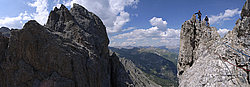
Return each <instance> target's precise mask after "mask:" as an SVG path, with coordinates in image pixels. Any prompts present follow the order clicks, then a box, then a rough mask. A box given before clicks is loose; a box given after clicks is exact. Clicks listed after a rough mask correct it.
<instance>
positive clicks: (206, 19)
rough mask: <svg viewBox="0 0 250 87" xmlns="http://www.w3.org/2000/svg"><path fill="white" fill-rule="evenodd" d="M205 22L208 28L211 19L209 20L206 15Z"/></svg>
mask: <svg viewBox="0 0 250 87" xmlns="http://www.w3.org/2000/svg"><path fill="white" fill-rule="evenodd" d="M204 20H205V21H206V26H208V25H209V23H208V21H209V19H208V17H207V15H206V17H205V19H204Z"/></svg>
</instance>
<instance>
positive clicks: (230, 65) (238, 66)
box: [178, 0, 250, 87]
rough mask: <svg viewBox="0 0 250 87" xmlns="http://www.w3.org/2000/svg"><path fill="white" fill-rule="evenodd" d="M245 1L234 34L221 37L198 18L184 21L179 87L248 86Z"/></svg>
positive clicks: (249, 35) (248, 11) (248, 34)
mask: <svg viewBox="0 0 250 87" xmlns="http://www.w3.org/2000/svg"><path fill="white" fill-rule="evenodd" d="M249 4H250V2H249V0H247V1H246V3H245V5H244V7H243V10H242V13H241V16H242V19H238V21H237V22H236V26H235V27H234V29H233V30H232V31H229V32H228V33H227V34H226V35H225V36H224V37H223V38H220V36H219V34H218V32H217V29H216V28H215V27H210V26H206V25H205V21H202V22H201V23H199V22H198V21H197V20H196V17H195V15H193V17H192V18H191V19H190V20H188V21H186V22H184V24H183V25H182V29H181V35H180V51H179V59H178V78H179V86H180V87H187V86H190V87H200V86H212V87H225V86H228V87H249V84H250V79H249V78H250V73H249V71H250V64H249V58H250V56H249V54H250V43H249V42H250V22H249V21H250V16H249V14H250V8H249Z"/></svg>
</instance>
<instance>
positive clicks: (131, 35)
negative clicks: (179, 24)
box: [110, 17, 180, 46]
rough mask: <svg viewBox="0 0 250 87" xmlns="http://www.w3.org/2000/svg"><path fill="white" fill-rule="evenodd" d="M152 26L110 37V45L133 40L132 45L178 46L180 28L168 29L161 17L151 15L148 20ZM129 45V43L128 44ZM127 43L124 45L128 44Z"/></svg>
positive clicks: (118, 44) (119, 44)
mask: <svg viewBox="0 0 250 87" xmlns="http://www.w3.org/2000/svg"><path fill="white" fill-rule="evenodd" d="M149 22H150V23H151V25H152V27H151V28H148V29H133V31H131V32H127V33H123V34H119V35H116V36H112V37H111V44H110V46H124V45H126V44H124V45H121V44H122V43H123V42H135V43H133V44H132V45H134V46H162V45H171V46H178V43H179V38H180V36H179V35H180V30H179V29H178V30H176V29H169V28H167V27H166V25H167V22H166V21H164V20H163V19H162V18H157V17H153V18H152V19H150V20H149ZM129 45H131V44H129ZM129 45H128V44H127V45H126V46H129Z"/></svg>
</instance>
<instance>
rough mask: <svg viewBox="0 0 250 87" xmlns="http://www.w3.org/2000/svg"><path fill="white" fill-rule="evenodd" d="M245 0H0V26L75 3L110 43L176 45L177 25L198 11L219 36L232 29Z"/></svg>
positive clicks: (19, 24) (39, 16) (42, 18)
mask: <svg viewBox="0 0 250 87" xmlns="http://www.w3.org/2000/svg"><path fill="white" fill-rule="evenodd" d="M244 2H245V0H1V1H0V4H1V5H0V26H6V27H10V28H18V29H21V28H22V26H23V25H24V24H25V22H27V21H28V20H31V19H35V20H37V21H38V22H39V23H40V24H44V23H46V21H47V16H48V14H49V12H50V11H51V10H52V9H53V7H55V6H57V7H60V5H59V4H65V5H66V6H67V7H68V8H69V9H70V8H71V6H72V3H78V4H80V5H82V6H84V7H85V8H87V9H88V10H89V11H91V12H93V13H95V14H97V15H98V16H99V17H100V18H101V19H102V21H103V22H104V24H105V26H106V27H107V32H108V36H109V39H110V41H111V42H110V46H129V45H131V46H168V47H176V46H179V33H180V29H181V25H182V23H183V22H185V21H186V20H189V19H190V18H191V16H192V14H193V13H195V12H197V11H198V10H201V12H202V14H203V17H204V16H205V15H208V17H209V18H210V23H211V24H212V25H211V26H214V27H216V28H217V29H218V32H219V33H220V34H221V35H224V34H225V33H226V32H227V31H229V30H232V29H233V27H234V26H235V22H236V20H237V19H238V18H240V16H239V13H240V10H241V8H242V7H243V4H244Z"/></svg>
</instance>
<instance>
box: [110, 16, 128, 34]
mask: <svg viewBox="0 0 250 87" xmlns="http://www.w3.org/2000/svg"><path fill="white" fill-rule="evenodd" d="M129 20H130V19H129V13H128V12H120V15H119V16H117V17H116V20H115V22H114V27H113V28H112V29H108V32H118V31H119V30H120V29H122V26H123V25H124V24H126V23H127V22H129Z"/></svg>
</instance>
